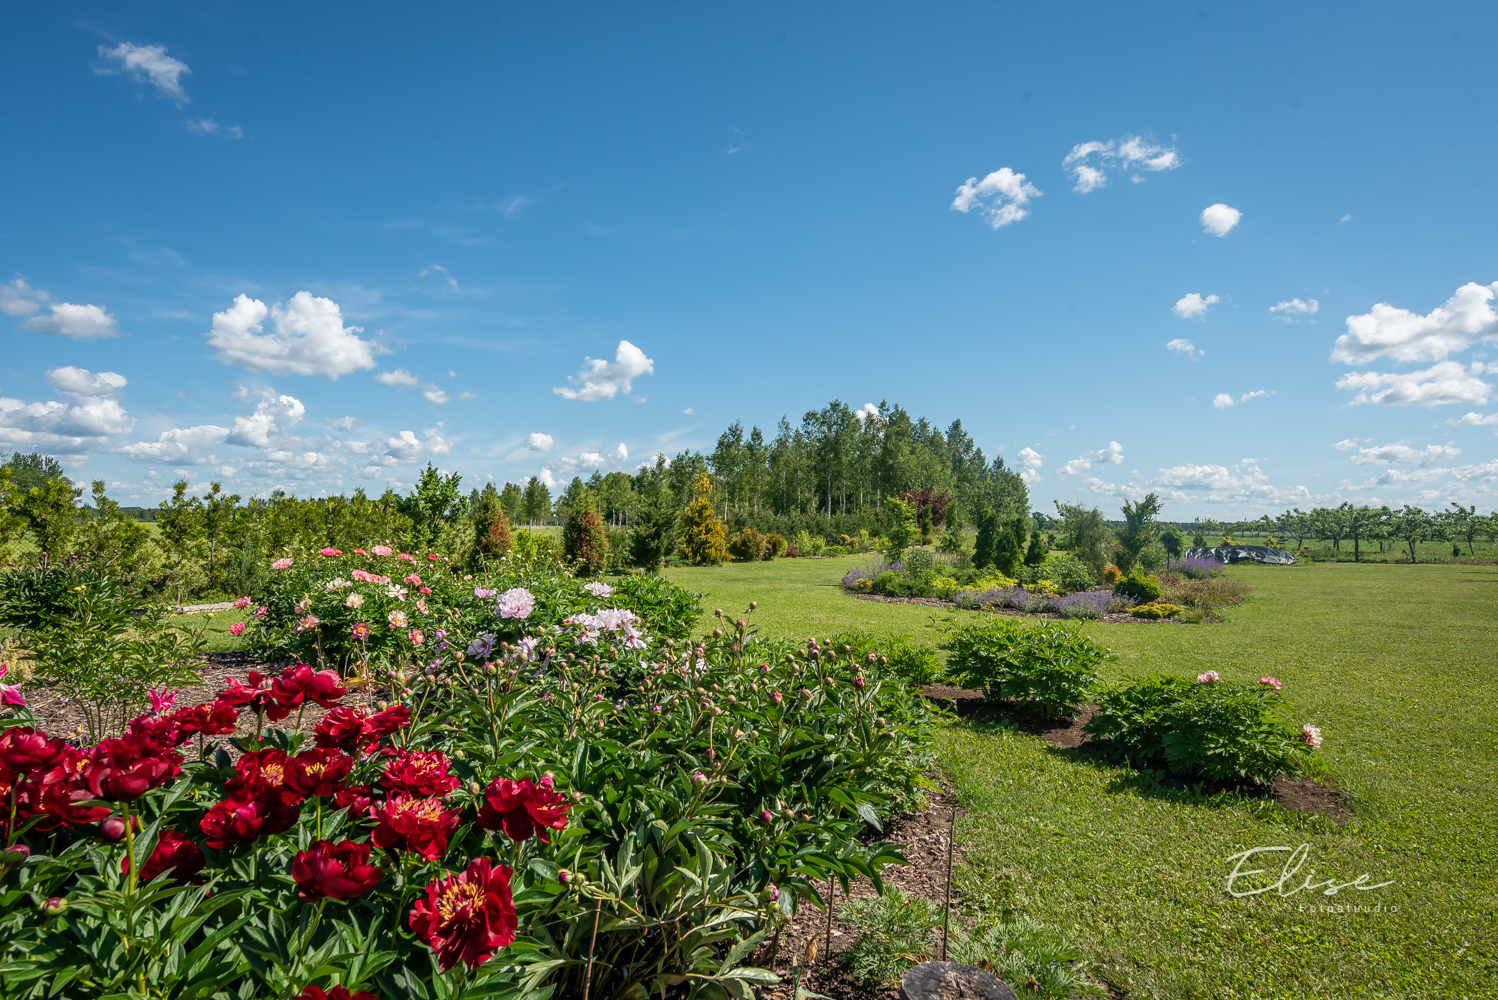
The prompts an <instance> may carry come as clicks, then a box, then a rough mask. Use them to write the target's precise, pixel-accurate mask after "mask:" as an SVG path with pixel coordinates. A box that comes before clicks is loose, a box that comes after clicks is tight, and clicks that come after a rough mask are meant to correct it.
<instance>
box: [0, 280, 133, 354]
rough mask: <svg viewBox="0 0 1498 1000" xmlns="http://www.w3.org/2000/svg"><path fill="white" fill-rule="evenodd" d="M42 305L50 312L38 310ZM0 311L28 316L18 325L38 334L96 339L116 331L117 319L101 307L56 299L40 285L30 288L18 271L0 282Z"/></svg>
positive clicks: (112, 334)
mask: <svg viewBox="0 0 1498 1000" xmlns="http://www.w3.org/2000/svg"><path fill="white" fill-rule="evenodd" d="M43 306H45V307H47V309H49V310H50V311H49V312H47V313H46V314H44V315H40V316H39V315H35V314H36V313H40V312H41V310H42V307H43ZM0 312H4V313H5V314H6V315H7V316H29V317H30V319H27V320H24V321H22V323H21V325H22V326H24V327H26V329H28V330H35V331H36V332H38V333H46V334H51V335H52V336H54V337H70V338H72V339H73V340H98V339H99V338H100V337H113V336H114V335H115V334H116V333H118V332H119V330H118V329H117V327H118V325H119V324H118V322H117V321H116V320H115V318H114V317H113V316H111V315H109V312H108V311H107V310H106V309H105V308H104V307H103V306H95V305H80V304H77V303H73V302H58V301H57V300H56V299H54V298H53V297H52V296H51V295H49V294H48V293H46V292H44V291H42V290H41V289H39V288H32V287H31V286H30V285H29V284H27V282H26V279H25V278H23V277H21V276H20V275H19V274H18V275H16V276H15V277H14V278H12V279H11V280H10V282H9V283H7V284H5V285H0Z"/></svg>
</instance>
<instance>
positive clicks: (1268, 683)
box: [1259, 677, 1284, 691]
mask: <svg viewBox="0 0 1498 1000" xmlns="http://www.w3.org/2000/svg"><path fill="white" fill-rule="evenodd" d="M1259 683H1260V684H1262V685H1263V686H1264V687H1270V688H1274V689H1275V690H1276V691H1278V690H1279V689H1280V688H1282V687H1284V685H1283V684H1281V683H1280V682H1279V681H1277V680H1275V679H1274V678H1273V677H1260V678H1259Z"/></svg>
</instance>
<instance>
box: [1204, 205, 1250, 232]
mask: <svg viewBox="0 0 1498 1000" xmlns="http://www.w3.org/2000/svg"><path fill="white" fill-rule="evenodd" d="M1242 218H1243V213H1242V212H1240V211H1238V210H1237V209H1236V208H1233V207H1232V206H1231V205H1224V204H1223V203H1222V202H1220V201H1219V202H1218V203H1217V204H1215V205H1208V206H1207V207H1206V208H1204V209H1202V214H1201V223H1202V231H1203V232H1207V233H1211V234H1212V235H1213V236H1226V235H1227V234H1228V233H1229V232H1231V231H1232V230H1233V227H1234V226H1236V225H1238V222H1239V220H1240V219H1242Z"/></svg>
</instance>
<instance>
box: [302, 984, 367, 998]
mask: <svg viewBox="0 0 1498 1000" xmlns="http://www.w3.org/2000/svg"><path fill="white" fill-rule="evenodd" d="M295 1000H375V995H374V994H373V993H365V992H364V991H363V990H360V991H359V992H358V993H350V992H349V991H348V987H347V986H330V987H328V989H327V990H326V991H324V990H323V989H322V987H320V986H309V987H307V988H306V989H305V990H302V992H300V993H298V994H297V995H296V997H295Z"/></svg>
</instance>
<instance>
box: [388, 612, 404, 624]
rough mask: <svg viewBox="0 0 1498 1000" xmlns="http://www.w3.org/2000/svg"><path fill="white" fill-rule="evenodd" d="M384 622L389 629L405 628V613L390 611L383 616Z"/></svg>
mask: <svg viewBox="0 0 1498 1000" xmlns="http://www.w3.org/2000/svg"><path fill="white" fill-rule="evenodd" d="M385 620H386V621H388V622H389V623H390V627H391V628H405V627H406V613H405V612H404V611H392V612H390V614H388V615H386V616H385Z"/></svg>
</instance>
